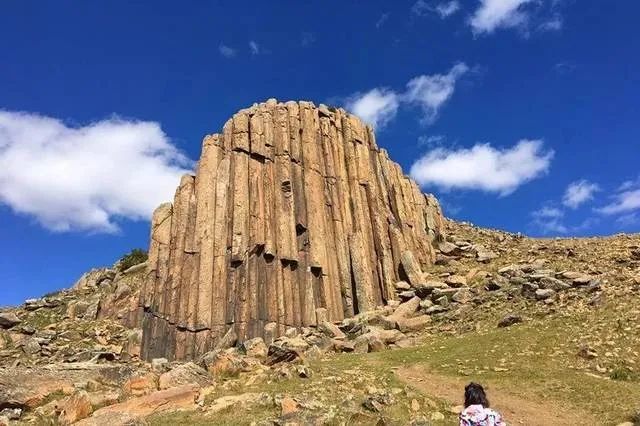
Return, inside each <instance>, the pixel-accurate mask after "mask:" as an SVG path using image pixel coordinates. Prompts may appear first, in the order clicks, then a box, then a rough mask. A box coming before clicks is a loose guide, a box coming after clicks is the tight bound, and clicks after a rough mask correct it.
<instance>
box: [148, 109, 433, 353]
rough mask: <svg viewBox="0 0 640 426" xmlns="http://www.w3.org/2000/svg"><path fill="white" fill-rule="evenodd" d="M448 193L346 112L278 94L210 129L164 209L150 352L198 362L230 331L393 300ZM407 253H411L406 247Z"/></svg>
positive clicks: (156, 223)
mask: <svg viewBox="0 0 640 426" xmlns="http://www.w3.org/2000/svg"><path fill="white" fill-rule="evenodd" d="M442 229H443V224H442V214H441V211H440V207H439V205H438V203H437V200H436V199H435V198H434V197H433V196H431V195H425V194H423V193H422V192H421V191H420V190H419V188H418V186H417V185H416V184H415V183H414V182H413V181H411V180H410V179H409V178H407V177H406V176H404V174H403V173H402V170H401V169H400V166H399V165H397V164H396V163H393V162H392V161H391V160H390V159H389V157H388V154H387V152H386V151H385V150H382V149H379V148H378V147H377V145H376V141H375V136H374V134H373V132H372V130H371V128H369V127H367V126H365V125H364V124H363V123H362V122H361V121H360V120H359V119H357V118H356V117H355V116H352V115H350V114H348V113H346V112H345V111H344V110H341V109H330V108H327V107H326V106H324V105H320V106H319V107H316V106H315V105H313V104H312V103H310V102H286V103H278V102H277V101H275V100H269V101H267V102H266V103H261V104H256V105H254V106H253V107H251V108H248V109H245V110H241V111H239V112H238V113H236V114H235V115H234V116H233V117H232V118H231V119H230V120H229V121H228V122H227V123H226V124H225V125H224V127H223V129H222V132H221V133H220V134H213V135H209V136H207V137H205V139H204V142H203V146H202V155H201V158H200V161H199V164H198V168H197V171H196V175H195V176H188V175H187V176H184V177H183V178H182V180H181V182H180V186H179V187H178V189H177V191H176V195H175V199H174V202H173V204H163V205H161V206H160V207H158V209H157V210H156V211H155V212H154V215H153V220H152V226H151V242H150V248H149V269H148V277H147V279H146V281H145V285H144V288H143V289H142V291H141V295H140V306H141V307H142V308H143V309H144V320H143V329H144V336H143V345H142V352H143V353H142V355H143V357H144V358H146V359H151V358H154V357H160V356H162V357H167V358H169V359H191V358H194V357H196V356H198V355H200V354H202V353H205V352H206V351H208V350H211V349H212V348H214V347H215V346H216V344H217V342H218V341H219V340H220V338H221V337H222V336H224V335H225V334H226V333H227V332H228V331H229V329H231V328H233V329H234V331H235V333H236V334H237V335H238V338H239V339H240V340H244V339H247V338H251V337H255V336H261V335H263V333H264V330H265V327H267V328H268V329H269V330H271V331H270V332H271V333H272V332H273V330H275V333H276V334H278V333H283V332H284V331H285V330H286V329H287V328H288V327H302V326H314V325H316V309H317V308H325V309H326V312H327V315H328V317H329V319H330V320H332V321H340V320H342V319H343V318H344V317H349V316H352V315H354V314H357V313H358V312H362V311H366V310H369V309H373V308H375V307H376V306H380V305H383V304H385V303H386V302H388V301H389V300H391V299H393V297H394V294H395V292H394V287H393V284H394V283H395V282H396V281H398V280H399V279H400V278H401V275H402V274H403V271H402V268H401V266H400V264H401V261H402V256H403V253H406V252H407V251H410V252H411V253H412V254H413V258H414V259H415V261H416V262H417V263H418V264H419V265H420V266H422V267H423V268H425V267H428V266H429V265H431V264H432V262H433V260H434V250H433V247H432V243H433V242H434V241H435V240H436V239H437V238H439V237H440V235H441V233H442ZM405 256H406V255H405Z"/></svg>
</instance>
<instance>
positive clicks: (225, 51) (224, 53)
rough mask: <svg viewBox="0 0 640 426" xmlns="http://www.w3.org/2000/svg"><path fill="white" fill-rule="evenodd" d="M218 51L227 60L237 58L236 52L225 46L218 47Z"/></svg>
mask: <svg viewBox="0 0 640 426" xmlns="http://www.w3.org/2000/svg"><path fill="white" fill-rule="evenodd" d="M218 51H219V52H220V54H221V55H222V56H224V57H225V58H233V57H234V56H236V50H235V49H232V48H231V47H229V46H226V45H224V44H220V46H218Z"/></svg>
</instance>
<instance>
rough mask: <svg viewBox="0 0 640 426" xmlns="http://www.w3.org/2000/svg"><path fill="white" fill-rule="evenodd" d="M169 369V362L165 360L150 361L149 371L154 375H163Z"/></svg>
mask: <svg viewBox="0 0 640 426" xmlns="http://www.w3.org/2000/svg"><path fill="white" fill-rule="evenodd" d="M168 368H169V361H168V360H167V359H166V358H154V359H152V360H151V369H152V370H153V371H155V372H156V373H164V372H165V371H167V369H168Z"/></svg>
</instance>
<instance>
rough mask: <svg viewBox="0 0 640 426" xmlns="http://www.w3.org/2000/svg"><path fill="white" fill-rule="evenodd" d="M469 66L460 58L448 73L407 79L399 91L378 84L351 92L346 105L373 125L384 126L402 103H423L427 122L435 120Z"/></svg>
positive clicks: (421, 105) (420, 104)
mask: <svg viewBox="0 0 640 426" xmlns="http://www.w3.org/2000/svg"><path fill="white" fill-rule="evenodd" d="M468 70H469V67H468V66H467V65H466V64H464V63H462V62H460V63H457V64H455V65H454V66H453V67H452V68H451V70H449V72H448V73H447V74H433V75H421V76H418V77H415V78H413V79H411V80H410V81H409V82H408V83H407V90H406V92H404V93H398V92H395V91H393V90H390V89H387V88H380V87H377V88H374V89H371V90H370V91H368V92H366V93H356V94H354V95H351V96H349V97H348V98H347V99H346V102H345V108H346V109H347V110H349V111H351V112H352V113H353V114H355V115H357V116H358V117H360V118H361V119H362V120H364V121H365V122H367V123H369V124H371V125H372V126H373V127H377V128H381V127H384V125H385V124H387V123H388V122H389V121H391V120H392V119H393V118H394V117H395V116H396V113H397V112H398V108H399V107H400V106H401V105H402V104H413V105H419V106H420V107H421V108H422V110H423V112H424V118H423V120H424V122H425V123H427V124H432V123H433V122H434V121H435V120H436V118H437V117H438V112H439V110H440V108H441V107H442V106H443V105H444V104H445V103H446V102H447V101H448V100H449V99H450V98H451V96H452V95H453V92H454V90H455V86H456V82H457V81H458V79H459V78H460V77H462V75H463V74H465V73H466V72H467V71H468Z"/></svg>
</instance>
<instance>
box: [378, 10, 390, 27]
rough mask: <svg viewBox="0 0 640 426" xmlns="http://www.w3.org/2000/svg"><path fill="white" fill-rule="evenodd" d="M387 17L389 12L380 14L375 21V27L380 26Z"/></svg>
mask: <svg viewBox="0 0 640 426" xmlns="http://www.w3.org/2000/svg"><path fill="white" fill-rule="evenodd" d="M388 19H389V13H383V14H382V15H380V18H378V20H377V21H376V28H381V27H382V26H383V25H384V24H385V22H387V20H388Z"/></svg>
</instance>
